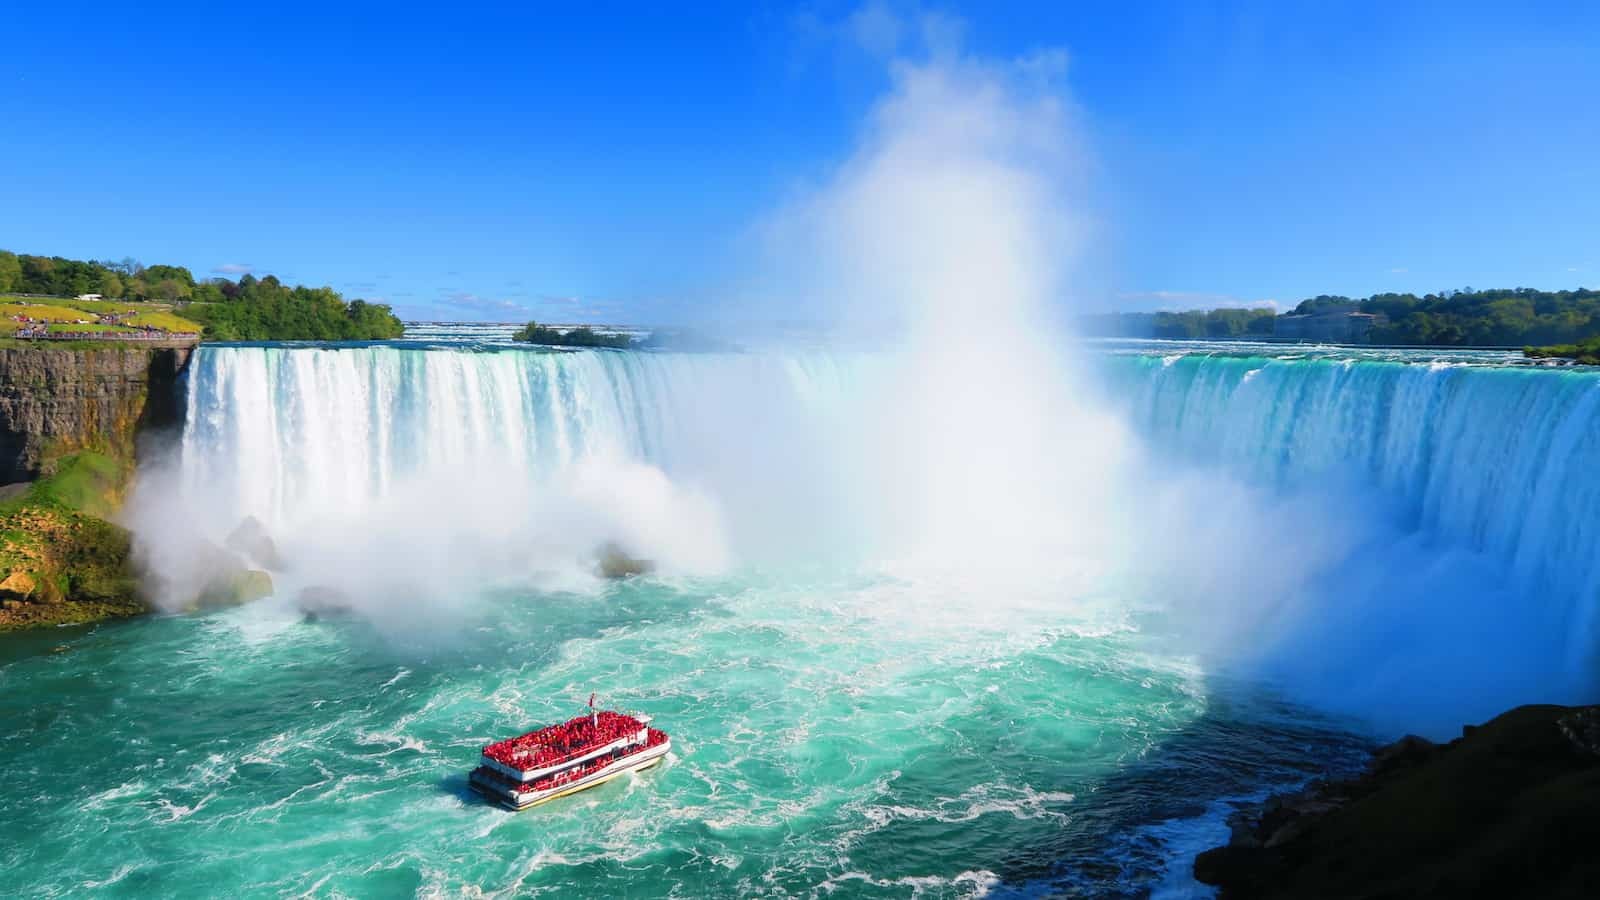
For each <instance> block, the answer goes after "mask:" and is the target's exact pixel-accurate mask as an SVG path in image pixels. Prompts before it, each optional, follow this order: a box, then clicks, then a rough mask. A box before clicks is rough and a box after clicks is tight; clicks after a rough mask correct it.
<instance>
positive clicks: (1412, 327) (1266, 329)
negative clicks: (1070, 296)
mask: <svg viewBox="0 0 1600 900" xmlns="http://www.w3.org/2000/svg"><path fill="white" fill-rule="evenodd" d="M1336 312H1362V313H1371V314H1373V315H1377V316H1381V317H1382V318H1380V319H1379V320H1378V321H1377V322H1376V323H1375V324H1374V326H1373V328H1372V331H1371V332H1370V336H1369V340H1370V341H1371V342H1372V343H1375V344H1418V345H1431V346H1502V347H1521V346H1527V345H1530V344H1574V343H1578V342H1581V341H1583V340H1585V339H1586V338H1590V337H1596V336H1600V291H1595V290H1589V289H1585V288H1579V289H1577V290H1571V291H1538V290H1534V289H1532V288H1500V289H1493V290H1482V291H1479V290H1473V289H1472V288H1462V289H1461V290H1458V291H1444V292H1441V293H1437V294H1424V295H1422V296H1418V295H1416V294H1392V293H1391V294H1373V295H1372V296H1371V297H1367V298H1365V299H1355V298H1351V297H1343V296H1337V295H1331V294H1323V295H1321V296H1317V297H1312V298H1310V299H1308V300H1302V301H1300V303H1299V304H1297V305H1296V306H1295V308H1294V310H1293V311H1292V312H1291V313H1289V315H1317V314H1322V313H1336ZM1275 320H1276V316H1274V314H1273V313H1272V311H1271V310H1265V309H1213V310H1209V311H1205V310H1194V311H1191V312H1159V313H1107V314H1104V315H1093V316H1084V317H1083V318H1082V319H1081V320H1080V322H1081V327H1082V328H1083V331H1084V333H1086V334H1090V335H1098V336H1115V337H1153V338H1171V339H1178V340H1203V339H1211V340H1230V339H1248V338H1257V337H1271V336H1272V334H1273V327H1274V322H1275Z"/></svg>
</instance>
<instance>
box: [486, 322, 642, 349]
mask: <svg viewBox="0 0 1600 900" xmlns="http://www.w3.org/2000/svg"><path fill="white" fill-rule="evenodd" d="M511 338H512V340H517V341H526V342H528V343H530V344H550V345H552V346H556V347H615V348H617V349H619V350H626V349H627V348H629V347H632V346H633V345H634V343H635V342H634V339H633V338H632V337H631V336H629V335H626V334H602V333H600V332H598V331H595V330H594V329H593V328H590V327H588V326H587V325H585V326H582V327H580V328H571V329H568V330H566V331H562V330H560V329H557V328H551V327H550V326H548V325H540V324H539V323H538V322H529V323H528V324H526V325H524V326H522V327H521V328H518V329H517V330H516V332H515V333H514V334H512V335H511Z"/></svg>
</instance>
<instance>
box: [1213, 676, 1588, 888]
mask: <svg viewBox="0 0 1600 900" xmlns="http://www.w3.org/2000/svg"><path fill="white" fill-rule="evenodd" d="M1597 805H1600V706H1555V705H1530V706H1519V707H1516V708H1514V709H1512V710H1509V711H1507V712H1505V713H1502V714H1500V715H1499V716H1496V717H1495V718H1493V719H1490V720H1489V721H1488V722H1485V723H1483V724H1482V725H1468V726H1465V727H1464V728H1463V729H1462V735H1461V736H1460V737H1458V738H1456V739H1454V740H1452V741H1449V742H1448V743H1443V744H1436V743H1434V742H1432V741H1429V740H1427V739H1425V738H1421V737H1417V736H1415V735H1408V736H1406V737H1404V738H1401V739H1400V740H1398V741H1395V742H1394V743H1391V744H1388V745H1386V746H1384V747H1381V748H1379V749H1378V750H1376V751H1375V752H1374V753H1373V756H1372V759H1371V760H1370V761H1369V763H1368V766H1367V768H1366V770H1365V771H1364V772H1362V773H1360V774H1358V775H1355V776H1354V777H1350V778H1323V779H1319V780H1316V781H1313V782H1312V783H1311V784H1310V785H1308V786H1307V787H1305V788H1304V789H1302V790H1299V791H1292V792H1288V793H1279V794H1274V795H1272V796H1269V797H1268V798H1267V799H1266V800H1265V801H1264V802H1263V803H1261V804H1260V806H1259V808H1256V809H1251V810H1246V811H1242V812H1240V813H1236V814H1235V815H1233V816H1231V817H1229V820H1228V824H1229V827H1230V830H1231V836H1230V838H1229V840H1228V842H1227V843H1226V844H1225V845H1223V846H1220V847H1213V848H1212V849H1209V850H1206V851H1203V852H1202V853H1200V854H1199V855H1198V856H1197V857H1196V858H1195V860H1194V864H1193V874H1194V877H1195V879H1196V880H1197V881H1199V882H1200V883H1202V884H1208V885H1211V886H1214V887H1217V888H1219V894H1218V896H1219V897H1221V898H1223V900H1249V898H1263V900H1274V898H1304V897H1438V898H1446V897H1475V896H1483V897H1509V896H1541V897H1568V896H1570V897H1587V896H1595V895H1596V892H1597V891H1600V857H1597V856H1596V855H1595V854H1594V853H1593V847H1594V846H1595V844H1596V842H1597V841H1600V815H1597V814H1596V813H1595V812H1594V809H1595V808H1596V806H1597Z"/></svg>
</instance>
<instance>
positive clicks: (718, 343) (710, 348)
mask: <svg viewBox="0 0 1600 900" xmlns="http://www.w3.org/2000/svg"><path fill="white" fill-rule="evenodd" d="M511 337H512V339H513V340H518V341H526V342H527V343H530V344H547V345H549V346H554V347H610V348H612V349H616V350H678V351H684V352H690V353H713V352H723V353H725V352H733V351H737V350H738V349H739V348H738V346H737V345H735V344H731V343H728V342H727V341H724V340H721V339H719V338H714V337H711V336H709V335H705V334H702V333H700V332H698V331H693V330H687V329H677V328H670V329H660V328H658V329H655V330H653V331H651V332H650V336H649V337H646V338H636V337H632V336H631V335H626V334H606V333H604V332H599V331H595V330H594V329H593V328H590V327H589V326H587V325H580V326H578V327H576V328H569V329H567V330H566V331H562V330H561V329H559V328H551V327H550V326H548V325H540V324H539V323H538V322H529V323H528V324H526V325H524V326H522V327H521V328H518V329H517V330H516V331H515V332H513V333H512V335H511Z"/></svg>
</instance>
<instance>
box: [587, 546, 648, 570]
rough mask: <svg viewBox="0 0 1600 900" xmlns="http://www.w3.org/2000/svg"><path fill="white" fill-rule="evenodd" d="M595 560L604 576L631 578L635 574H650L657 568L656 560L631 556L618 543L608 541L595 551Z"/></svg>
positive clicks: (597, 567)
mask: <svg viewBox="0 0 1600 900" xmlns="http://www.w3.org/2000/svg"><path fill="white" fill-rule="evenodd" d="M595 560H596V565H595V568H596V569H597V571H598V572H599V573H600V577H602V578H631V577H633V576H635V575H648V574H650V573H651V572H654V571H655V570H656V564H655V563H654V562H652V561H650V560H648V559H638V558H636V557H634V556H631V555H629V553H628V552H627V551H626V550H623V549H622V547H621V545H619V544H616V543H606V544H604V545H603V546H601V547H600V549H599V550H597V551H595Z"/></svg>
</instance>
